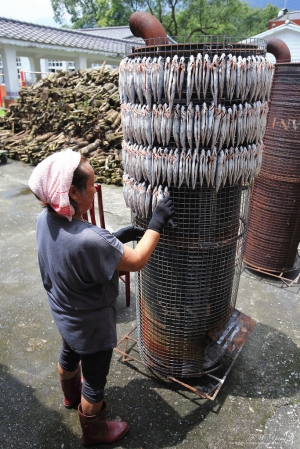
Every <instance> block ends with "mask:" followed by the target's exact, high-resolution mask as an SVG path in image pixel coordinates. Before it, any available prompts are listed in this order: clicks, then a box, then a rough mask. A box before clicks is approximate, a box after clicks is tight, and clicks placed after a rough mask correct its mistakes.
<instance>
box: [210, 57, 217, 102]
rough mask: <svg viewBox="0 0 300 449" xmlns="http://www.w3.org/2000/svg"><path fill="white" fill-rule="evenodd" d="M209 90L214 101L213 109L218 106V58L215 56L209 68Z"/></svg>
mask: <svg viewBox="0 0 300 449" xmlns="http://www.w3.org/2000/svg"><path fill="white" fill-rule="evenodd" d="M210 70H211V75H210V90H211V93H212V96H213V99H214V104H215V107H217V106H218V89H219V57H218V55H215V56H214V57H213V61H212V64H211V66H210Z"/></svg>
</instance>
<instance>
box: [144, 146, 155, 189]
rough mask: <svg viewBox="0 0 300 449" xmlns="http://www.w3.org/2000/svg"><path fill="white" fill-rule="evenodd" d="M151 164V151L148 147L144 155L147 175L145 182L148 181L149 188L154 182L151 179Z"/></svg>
mask: <svg viewBox="0 0 300 449" xmlns="http://www.w3.org/2000/svg"><path fill="white" fill-rule="evenodd" d="M152 163H153V154H152V149H151V148H150V147H148V148H147V153H146V174H147V180H148V181H149V183H150V185H151V186H153V184H154V180H153V177H152Z"/></svg>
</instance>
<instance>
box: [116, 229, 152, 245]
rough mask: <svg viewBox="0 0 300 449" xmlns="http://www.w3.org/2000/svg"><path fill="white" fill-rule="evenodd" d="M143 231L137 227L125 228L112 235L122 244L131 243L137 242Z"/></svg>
mask: <svg viewBox="0 0 300 449" xmlns="http://www.w3.org/2000/svg"><path fill="white" fill-rule="evenodd" d="M144 233H145V230H144V229H143V228H140V227H139V226H127V227H126V228H121V229H119V230H118V231H116V232H113V233H112V234H113V235H114V236H115V237H116V238H117V239H118V240H120V242H122V243H128V242H132V241H133V240H139V239H140V238H141V237H143V235H144Z"/></svg>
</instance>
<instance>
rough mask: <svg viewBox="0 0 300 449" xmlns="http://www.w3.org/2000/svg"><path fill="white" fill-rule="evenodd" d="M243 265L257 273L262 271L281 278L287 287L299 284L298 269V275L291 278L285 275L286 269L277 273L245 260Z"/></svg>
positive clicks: (299, 273)
mask: <svg viewBox="0 0 300 449" xmlns="http://www.w3.org/2000/svg"><path fill="white" fill-rule="evenodd" d="M243 266H244V269H247V268H248V269H249V270H253V271H256V272H257V273H261V274H264V275H267V276H271V277H274V278H276V279H279V280H280V281H281V282H283V284H285V285H286V287H295V286H297V284H298V282H299V280H300V272H299V271H298V274H297V276H296V277H295V278H294V279H289V278H286V277H284V274H285V273H286V272H285V271H282V272H281V273H279V274H276V273H274V272H272V271H268V270H265V269H263V268H260V267H257V266H255V265H252V264H250V263H248V262H243Z"/></svg>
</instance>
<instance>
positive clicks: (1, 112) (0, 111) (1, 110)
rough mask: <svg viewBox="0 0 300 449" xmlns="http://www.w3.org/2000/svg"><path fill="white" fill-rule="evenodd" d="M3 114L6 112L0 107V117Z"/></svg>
mask: <svg viewBox="0 0 300 449" xmlns="http://www.w3.org/2000/svg"><path fill="white" fill-rule="evenodd" d="M5 114H6V112H5V111H4V110H3V109H1V108H0V117H2V116H3V115H5Z"/></svg>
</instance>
